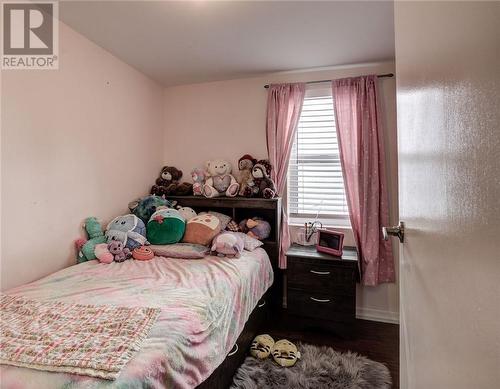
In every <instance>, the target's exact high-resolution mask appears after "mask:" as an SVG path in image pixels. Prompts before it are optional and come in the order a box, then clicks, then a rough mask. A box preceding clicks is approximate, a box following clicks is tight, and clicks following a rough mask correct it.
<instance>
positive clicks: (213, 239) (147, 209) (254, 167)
mask: <svg viewBox="0 0 500 389" xmlns="http://www.w3.org/2000/svg"><path fill="white" fill-rule="evenodd" d="M271 172H272V166H271V164H270V163H269V161H268V160H265V159H261V160H257V159H256V158H254V157H252V156H251V155H249V154H245V155H243V156H242V157H241V158H240V159H239V160H238V174H237V178H236V177H235V176H234V175H233V169H232V165H231V163H230V162H229V161H226V160H224V159H214V160H210V161H207V162H206V164H205V167H204V168H194V169H193V170H192V171H191V178H192V180H193V183H192V184H191V183H188V182H181V179H182V175H183V174H182V171H181V170H179V169H177V168H176V167H174V166H164V167H163V168H162V169H161V171H160V175H159V177H158V178H157V179H156V181H155V183H154V185H153V186H152V187H151V191H150V195H148V196H146V197H143V198H140V199H138V200H135V201H133V202H131V203H130V204H129V210H130V212H131V213H129V214H126V215H122V216H117V217H115V218H114V219H113V220H112V221H111V222H110V223H109V224H108V225H107V227H106V230H105V231H103V228H102V226H101V224H100V223H99V221H98V220H97V219H96V218H95V217H89V218H87V219H85V222H84V224H83V227H84V229H85V232H86V237H85V238H80V239H78V240H76V241H75V245H76V248H77V251H78V255H77V262H78V263H80V262H85V261H89V260H93V259H97V260H99V261H100V262H101V263H112V262H122V261H125V260H127V259H129V258H134V259H137V260H149V259H152V258H153V257H154V252H153V250H151V249H150V248H148V247H147V246H148V245H150V244H152V245H172V244H176V243H178V242H183V244H186V245H202V246H206V247H207V250H209V249H210V251H211V252H212V254H214V255H218V256H226V257H230V258H239V257H240V256H241V253H242V252H243V250H244V249H246V250H253V249H255V248H256V247H258V246H260V245H261V244H262V243H259V241H262V240H264V239H267V238H268V237H269V235H270V233H271V225H270V224H269V223H268V222H267V221H265V220H264V219H262V218H259V217H253V218H248V219H244V220H241V221H240V222H239V223H238V222H236V221H235V220H232V219H231V218H230V217H229V216H226V215H223V214H220V213H217V212H209V213H201V214H199V215H198V214H197V213H196V212H195V211H194V210H193V209H191V208H189V207H179V206H176V201H170V200H168V199H167V197H168V196H186V195H194V196H205V197H208V198H214V197H219V196H227V197H235V196H245V197H262V198H267V199H269V198H273V197H275V196H276V195H277V194H276V186H275V185H274V182H273V180H272V179H271ZM183 250H186V246H184V247H183ZM170 252H171V251H170Z"/></svg>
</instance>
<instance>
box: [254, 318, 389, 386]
mask: <svg viewBox="0 0 500 389" xmlns="http://www.w3.org/2000/svg"><path fill="white" fill-rule="evenodd" d="M292 322H293V320H287V319H286V318H285V317H273V318H272V320H270V321H269V322H268V323H266V324H265V325H264V327H263V328H262V329H261V333H269V334H270V335H271V336H272V337H273V338H274V339H275V340H278V339H283V338H286V339H289V340H291V341H300V342H305V343H310V344H315V345H324V346H330V347H332V348H333V349H335V350H337V351H347V350H351V351H355V352H357V353H359V354H362V355H364V356H366V357H368V358H370V359H373V360H374V361H378V362H382V363H384V364H385V365H386V366H387V367H388V368H389V371H390V372H391V377H392V382H393V388H394V389H399V325H397V324H389V323H379V322H375V321H368V320H356V321H355V324H354V325H355V329H354V331H353V333H354V334H355V336H354V337H353V338H351V339H348V338H342V337H339V336H337V335H335V334H333V333H331V332H329V331H323V330H317V329H302V328H296V327H294V325H293V324H290V323H292Z"/></svg>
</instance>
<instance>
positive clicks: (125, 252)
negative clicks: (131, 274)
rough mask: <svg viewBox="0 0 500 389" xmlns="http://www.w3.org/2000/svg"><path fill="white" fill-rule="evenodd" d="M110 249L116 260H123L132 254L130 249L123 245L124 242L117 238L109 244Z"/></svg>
mask: <svg viewBox="0 0 500 389" xmlns="http://www.w3.org/2000/svg"><path fill="white" fill-rule="evenodd" d="M108 250H109V252H110V253H111V254H112V255H113V260H114V261H115V262H123V261H125V260H127V259H129V258H130V257H131V256H132V252H131V251H130V249H129V248H128V247H125V246H123V243H122V242H119V241H117V240H112V241H111V242H110V243H109V244H108Z"/></svg>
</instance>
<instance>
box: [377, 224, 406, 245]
mask: <svg viewBox="0 0 500 389" xmlns="http://www.w3.org/2000/svg"><path fill="white" fill-rule="evenodd" d="M382 235H383V236H384V240H389V235H392V236H397V237H398V239H399V241H400V242H401V243H404V241H405V223H404V222H402V221H400V222H399V224H398V225H397V226H392V227H382Z"/></svg>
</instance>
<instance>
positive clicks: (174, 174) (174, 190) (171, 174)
mask: <svg viewBox="0 0 500 389" xmlns="http://www.w3.org/2000/svg"><path fill="white" fill-rule="evenodd" d="M181 178H182V171H181V170H179V169H177V168H176V167H173V166H164V167H163V168H162V169H161V172H160V177H158V178H157V179H156V182H155V185H153V186H152V187H151V194H153V195H157V196H169V195H170V196H171V195H177V196H184V195H187V194H189V193H191V190H192V188H193V186H192V184H189V183H187V182H183V183H182V184H181V183H179V181H180V179H181Z"/></svg>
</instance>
